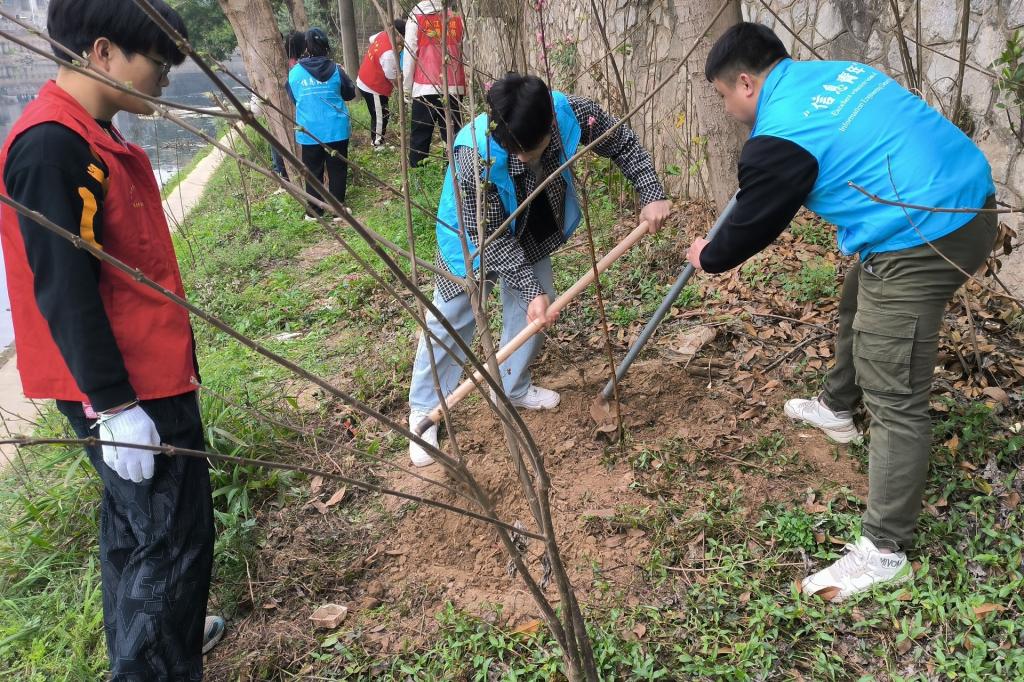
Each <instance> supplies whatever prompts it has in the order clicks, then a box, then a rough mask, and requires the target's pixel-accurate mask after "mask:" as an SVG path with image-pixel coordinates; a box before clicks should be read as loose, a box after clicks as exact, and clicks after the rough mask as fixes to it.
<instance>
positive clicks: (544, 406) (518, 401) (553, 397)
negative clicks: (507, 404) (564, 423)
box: [512, 384, 562, 410]
mask: <svg viewBox="0 0 1024 682" xmlns="http://www.w3.org/2000/svg"><path fill="white" fill-rule="evenodd" d="M561 401H562V396H560V395H558V393H557V392H556V391H552V390H550V389H547V388H541V387H540V386H534V385H532V384H531V385H530V388H528V389H526V393H524V394H523V396H522V397H521V398H514V399H513V400H512V404H513V405H515V406H516V407H521V408H523V409H524V410H553V409H555V408H556V407H558V403H560V402H561Z"/></svg>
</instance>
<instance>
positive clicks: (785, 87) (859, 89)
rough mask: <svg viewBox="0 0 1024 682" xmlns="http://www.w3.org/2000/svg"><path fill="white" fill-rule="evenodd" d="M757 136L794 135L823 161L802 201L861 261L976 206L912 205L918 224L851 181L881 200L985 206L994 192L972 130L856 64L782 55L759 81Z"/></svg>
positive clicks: (933, 235)
mask: <svg viewBox="0 0 1024 682" xmlns="http://www.w3.org/2000/svg"><path fill="white" fill-rule="evenodd" d="M757 135H768V136H772V137H779V138H782V139H786V140H789V141H790V142H793V143H795V144H798V145H800V146H801V147H803V148H804V149H805V150H807V151H808V152H809V153H810V154H812V155H813V156H814V158H815V159H817V161H818V179H817V182H815V183H814V187H813V189H812V190H811V193H810V195H809V196H808V197H807V200H806V201H805V202H804V205H805V206H807V208H809V209H811V210H812V211H814V212H815V213H817V214H818V215H820V216H822V217H823V218H825V219H826V220H828V221H829V222H832V223H834V224H835V225H837V226H838V228H839V234H838V241H839V248H840V249H841V250H842V251H843V253H845V254H847V255H850V254H853V253H859V254H860V257H861V259H864V258H866V257H867V256H869V255H870V254H872V253H879V252H884V251H897V250H900V249H906V248H909V247H913V246H919V245H921V244H924V243H925V241H926V240H927V241H934V240H936V239H938V238H940V237H943V236H945V235H947V234H949V233H951V232H953V231H955V230H957V229H958V228H960V227H962V226H963V225H964V224H965V223H967V222H968V221H970V220H971V219H972V218H973V217H974V214H971V213H934V212H929V211H921V210H912V209H908V211H909V215H910V219H911V220H912V221H913V225H914V226H916V228H917V229H916V230H915V229H914V226H911V224H910V223H909V222H908V220H907V214H906V213H904V210H903V209H902V208H900V207H897V206H885V205H882V204H879V203H876V202H873V201H871V200H870V199H868V198H867V197H866V196H864V195H863V194H862V193H860V192H859V191H857V190H856V189H854V188H852V187H850V186H849V185H848V184H847V183H848V182H850V181H852V182H855V183H856V184H858V185H860V186H861V187H864V188H865V189H867V190H868V191H869V192H872V193H873V194H877V195H878V196H879V197H882V198H884V199H891V200H893V201H900V202H902V203H907V204H917V205H920V206H932V207H945V208H980V207H982V206H983V205H984V203H985V199H986V198H987V197H988V196H989V195H990V194H994V193H995V185H994V184H993V182H992V170H991V168H989V165H988V161H987V160H986V159H985V155H984V154H982V153H981V150H979V149H978V148H977V146H975V144H974V143H973V142H971V140H970V138H968V137H967V136H966V135H964V133H963V132H962V131H961V130H960V129H959V128H957V127H956V126H955V125H953V124H952V123H951V122H950V121H949V120H948V119H946V118H945V117H944V116H942V115H941V114H940V113H939V112H937V111H935V110H934V109H932V108H931V107H929V106H928V105H927V103H925V102H924V100H922V99H921V98H920V97H917V96H915V95H913V94H911V93H910V92H909V91H907V90H906V89H904V88H903V87H901V86H900V85H899V84H898V83H897V82H896V81H894V80H893V79H891V78H889V77H888V76H886V75H885V74H883V73H882V72H880V71H877V70H876V69H873V68H871V67H870V66H866V65H864V64H859V63H857V62H820V61H806V62H804V61H793V60H791V59H785V60H783V61H781V62H779V64H778V65H777V66H776V67H775V68H774V69H772V71H771V73H769V74H768V78H767V79H766V80H765V82H764V86H763V87H762V89H761V95H760V98H759V99H758V103H757V118H756V121H755V123H754V129H753V131H752V132H751V137H754V136H757ZM897 193H898V197H897ZM919 232H920V233H919Z"/></svg>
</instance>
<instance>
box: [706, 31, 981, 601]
mask: <svg viewBox="0 0 1024 682" xmlns="http://www.w3.org/2000/svg"><path fill="white" fill-rule="evenodd" d="M704 72H705V76H706V77H707V79H708V81H710V82H711V84H712V85H713V86H714V88H715V90H716V91H717V92H718V94H719V95H720V96H721V97H722V100H723V103H724V105H725V110H726V112H727V113H729V114H730V115H732V116H733V117H735V118H736V119H738V120H739V121H740V122H741V123H744V124H746V125H749V126H752V127H753V130H752V132H751V135H750V138H749V139H748V140H747V141H746V143H745V144H744V145H743V149H742V151H741V153H740V160H739V192H738V193H737V195H736V205H735V207H734V208H733V210H732V212H731V213H730V215H729V218H728V220H726V221H725V222H724V223H723V224H722V227H721V228H720V229H719V231H718V234H717V235H716V236H715V238H714V239H712V240H711V241H710V242H708V241H706V240H704V239H698V240H697V241H696V242H694V243H693V245H692V246H690V248H689V251H688V254H687V256H688V259H689V261H690V263H691V264H693V266H694V267H696V268H698V269H704V270H706V271H708V272H714V273H718V272H725V271H726V270H731V269H732V268H735V267H737V266H739V265H740V264H741V263H743V261H745V260H746V259H748V258H750V257H751V256H753V255H754V254H756V253H758V252H759V251H761V250H762V249H764V248H766V247H767V246H768V245H769V244H771V243H772V242H773V241H775V239H776V238H777V237H778V236H779V235H780V234H781V233H782V232H783V230H785V229H786V227H788V226H789V223H790V221H791V220H792V219H793V216H794V215H795V214H796V212H797V210H799V208H800V207H801V206H806V207H807V208H809V209H811V210H812V211H814V212H815V213H817V214H818V215H820V216H821V217H822V218H824V219H826V220H828V221H829V222H831V223H834V224H835V225H836V226H837V227H838V241H839V248H840V250H841V251H842V252H843V253H845V254H846V255H852V254H858V256H859V260H858V262H857V263H855V264H854V265H853V266H852V268H851V269H850V270H849V272H848V273H847V275H846V280H845V282H844V284H843V292H842V295H841V298H840V301H839V331H838V335H837V337H836V351H835V356H836V364H835V366H834V367H833V368H832V370H831V371H830V372H829V374H828V376H827V377H826V378H825V383H824V386H823V390H822V392H821V394H820V395H819V396H817V397H815V398H810V399H803V398H797V399H793V400H790V401H788V402H787V403H786V405H785V412H786V415H787V416H788V417H790V418H791V419H794V420H796V421H800V422H803V423H806V424H809V425H811V426H814V427H816V428H818V429H821V430H822V431H823V432H824V433H825V435H827V436H828V437H829V438H831V439H832V440H835V441H838V442H840V443H848V442H850V441H851V440H854V439H856V438H858V437H859V433H858V432H857V429H856V427H855V426H854V423H853V418H852V416H851V413H852V410H853V409H854V408H855V407H856V406H857V405H858V403H860V402H863V403H864V405H865V406H866V407H867V410H868V412H869V414H870V415H871V446H870V449H869V451H868V501H867V508H866V509H865V512H864V516H863V518H862V519H861V528H860V532H859V536H860V537H859V538H858V539H857V540H856V542H855V543H851V544H847V545H846V549H847V551H846V554H845V555H844V556H843V557H842V558H840V559H839V560H838V561H836V562H835V563H833V564H831V565H829V566H826V567H825V568H823V569H822V570H820V571H818V572H817V573H814V574H813V575H810V576H807V577H806V578H804V579H803V581H802V583H801V587H802V589H803V591H804V592H805V593H807V594H818V595H821V596H822V597H823V598H825V599H828V600H831V601H834V602H838V601H841V600H843V599H846V598H848V597H850V596H853V595H855V594H858V593H860V592H863V591H865V590H868V589H870V588H871V587H872V586H873V585H876V584H879V583H885V582H889V583H890V584H894V583H899V582H902V581H904V580H906V579H908V578H909V577H910V575H911V566H910V563H909V562H908V561H907V555H906V552H907V550H909V549H911V548H912V546H913V542H914V534H915V531H916V528H917V518H918V516H919V514H920V512H921V499H922V496H923V494H924V488H925V483H926V480H927V476H928V459H929V454H930V451H931V435H932V426H931V420H930V419H929V416H928V401H929V394H930V393H931V387H932V375H933V373H934V370H935V362H936V359H937V355H938V342H939V328H940V326H941V325H942V318H943V314H944V312H945V309H946V304H947V303H948V302H949V300H950V298H952V296H953V294H954V293H955V292H956V290H957V289H958V288H959V287H960V285H961V284H963V283H964V282H965V281H966V280H967V277H968V275H969V274H970V273H973V272H975V271H976V270H977V269H978V268H979V267H980V266H981V265H982V264H983V263H984V262H985V258H986V257H987V256H988V255H989V253H990V252H991V250H992V246H993V242H994V241H995V237H996V231H997V221H996V219H995V214H993V213H981V212H975V211H980V210H981V209H983V208H992V207H994V203H995V197H994V193H995V185H994V184H993V182H992V169H991V168H990V167H989V164H988V161H987V160H986V159H985V155H984V154H983V153H982V152H981V150H979V149H978V147H977V146H976V145H975V144H974V143H973V142H972V141H971V140H970V138H968V137H967V136H966V135H964V133H963V132H962V131H961V130H960V129H959V128H957V127H956V126H955V125H953V124H952V123H951V122H950V121H949V120H948V119H946V118H945V117H943V116H942V114H940V113H939V112H937V111H936V110H934V109H932V108H931V107H930V106H928V104H927V102H925V101H924V100H922V99H921V98H920V97H917V96H916V95H914V94H912V93H911V92H909V91H907V90H906V89H904V88H903V87H902V86H900V84H899V83H897V82H896V81H894V80H893V79H892V78H890V77H889V76H886V75H885V74H884V73H882V72H881V71H878V70H876V69H874V68H872V67H870V66H867V65H866V64H859V63H857V62H851V61H837V62H833V61H794V60H793V59H790V57H789V54H788V52H787V51H786V48H785V46H784V45H783V44H782V41H781V40H779V38H778V36H776V35H775V33H773V32H772V30H771V29H770V28H768V27H767V26H763V25H761V24H753V23H749V22H742V23H739V24H736V25H734V26H732V27H730V28H729V29H727V30H726V31H725V33H724V34H722V36H721V37H720V38H719V39H718V40H717V41H716V42H715V44H714V46H713V47H712V48H711V51H710V52H709V53H708V57H707V61H706V65H705V67H704ZM851 182H852V183H856V184H857V185H860V186H862V187H864V188H866V189H867V190H868V191H870V192H872V193H874V194H876V195H878V196H882V197H886V198H890V199H892V200H895V201H899V202H900V203H908V204H916V205H918V206H928V207H943V208H950V207H952V208H961V209H968V211H965V212H960V213H951V212H937V211H927V210H919V209H913V208H908V209H904V208H902V207H899V206H888V205H884V204H881V203H877V202H874V201H872V200H871V199H869V198H868V197H867V196H865V195H864V194H862V193H861V192H859V191H858V190H856V189H855V188H853V187H851V186H850V184H849V183H851Z"/></svg>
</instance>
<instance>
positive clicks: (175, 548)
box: [57, 393, 214, 682]
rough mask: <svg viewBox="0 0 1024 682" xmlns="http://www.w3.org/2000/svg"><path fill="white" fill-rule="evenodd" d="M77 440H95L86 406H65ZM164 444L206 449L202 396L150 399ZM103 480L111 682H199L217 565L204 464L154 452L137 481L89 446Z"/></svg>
mask: <svg viewBox="0 0 1024 682" xmlns="http://www.w3.org/2000/svg"><path fill="white" fill-rule="evenodd" d="M57 408H58V409H59V410H60V411H61V413H63V414H64V416H65V417H67V418H68V421H69V422H71V426H72V428H73V429H74V430H75V433H77V434H78V435H79V437H87V436H89V435H96V433H95V430H94V429H93V430H92V431H91V432H90V428H91V427H92V425H93V422H92V420H89V419H86V417H85V414H84V412H83V410H82V405H81V404H80V403H74V402H66V401H57ZM142 409H144V410H145V411H146V413H147V414H148V415H149V416H150V418H151V419H152V420H153V422H154V423H155V424H156V428H157V432H158V433H159V434H160V439H161V441H162V442H164V443H166V444H168V445H175V446H178V447H182V448H188V449H193V450H203V449H205V447H204V444H203V426H202V421H201V420H200V416H199V404H198V401H197V400H196V394H195V393H186V394H184V395H179V396H174V397H171V398H162V399H159V400H147V401H143V402H142ZM88 453H89V459H90V460H91V461H92V465H93V466H94V467H95V468H96V471H97V472H98V473H99V475H100V478H101V479H102V481H103V499H102V502H101V505H100V538H99V540H100V576H101V580H102V586H103V626H104V630H105V631H106V638H107V653H108V655H109V658H110V673H111V679H112V680H117V681H125V682H128V681H131V682H136V681H139V682H142V681H146V682H150V681H153V680H201V679H202V677H203V656H202V646H203V623H204V620H205V618H206V600H207V597H208V595H209V589H210V572H211V570H212V567H213V542H214V536H213V504H212V500H211V497H210V476H209V470H208V466H207V462H206V460H205V459H197V458H192V457H182V456H178V457H168V456H166V455H162V454H158V455H156V471H155V474H154V475H153V478H151V479H150V480H148V481H143V482H142V483H133V482H132V481H126V480H124V479H122V478H121V477H120V476H118V475H117V473H116V472H115V471H113V470H112V469H110V468H109V467H108V466H107V465H106V464H104V463H103V457H102V454H101V451H100V448H88Z"/></svg>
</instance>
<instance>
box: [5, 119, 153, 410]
mask: <svg viewBox="0 0 1024 682" xmlns="http://www.w3.org/2000/svg"><path fill="white" fill-rule="evenodd" d="M107 170H108V169H107V168H106V166H105V165H104V164H103V162H102V161H100V160H99V159H98V158H96V157H95V156H93V154H92V150H91V149H90V148H89V145H88V143H86V141H85V140H84V139H82V138H81V137H80V136H79V135H77V134H75V133H73V132H72V131H71V130H69V129H68V128H65V127H64V126H62V125H59V124H56V123H44V124H40V125H38V126H35V127H33V128H30V129H29V130H27V131H25V132H24V133H23V134H22V135H21V136H20V137H19V138H18V139H17V140H16V141H15V142H14V144H13V145H11V148H10V152H9V153H8V158H7V164H6V165H5V167H4V169H3V173H4V185H5V186H6V187H7V192H8V194H9V195H10V197H11V198H12V199H14V200H15V201H17V202H19V203H21V204H24V205H25V206H27V207H28V208H30V209H32V210H34V211H38V212H39V213H42V214H43V215H44V216H46V217H47V218H48V219H49V220H50V221H52V222H54V223H56V224H57V225H59V226H60V227H62V228H64V229H65V230H67V231H68V232H71V233H72V234H76V235H79V236H81V237H82V238H83V239H84V240H86V241H88V242H92V243H93V244H96V245H101V244H102V243H103V199H104V191H105V188H106V184H107ZM18 223H19V226H20V228H21V234H22V238H23V240H24V242H25V253H26V254H27V256H28V264H29V267H30V268H31V270H32V274H33V278H34V287H35V297H36V304H37V305H38V306H39V310H40V312H41V313H42V315H43V317H44V318H45V319H46V321H47V323H48V324H49V326H50V333H51V334H52V335H53V339H54V341H55V342H56V344H57V348H58V349H59V350H60V353H61V355H62V356H63V358H64V362H66V363H67V366H68V369H69V370H70V371H71V375H72V376H73V377H74V378H75V381H76V382H77V383H78V387H79V389H81V391H82V392H83V393H85V395H86V396H88V398H89V402H90V403H91V404H92V406H93V408H94V409H95V410H98V411H100V410H106V409H110V408H112V407H116V406H118V405H121V404H123V403H126V402H130V401H132V400H134V399H135V391H134V390H133V389H132V386H131V384H130V383H129V381H128V372H127V370H126V369H125V366H124V359H123V358H122V356H121V351H120V349H118V347H117V342H116V341H115V339H114V333H113V331H112V330H111V328H110V320H109V319H108V318H107V313H106V309H105V308H104V307H103V301H102V300H101V299H100V293H99V286H98V284H99V278H100V262H99V261H98V260H96V259H95V258H93V257H92V255H90V254H89V253H88V252H87V251H83V250H81V249H78V248H75V246H74V245H73V244H71V242H69V241H67V240H65V239H62V238H61V237H58V236H57V235H55V234H52V233H50V232H49V231H48V230H46V229H45V228H44V227H42V226H40V225H38V224H37V223H36V222H35V221H33V220H31V219H29V218H26V217H25V216H19V218H18Z"/></svg>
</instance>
